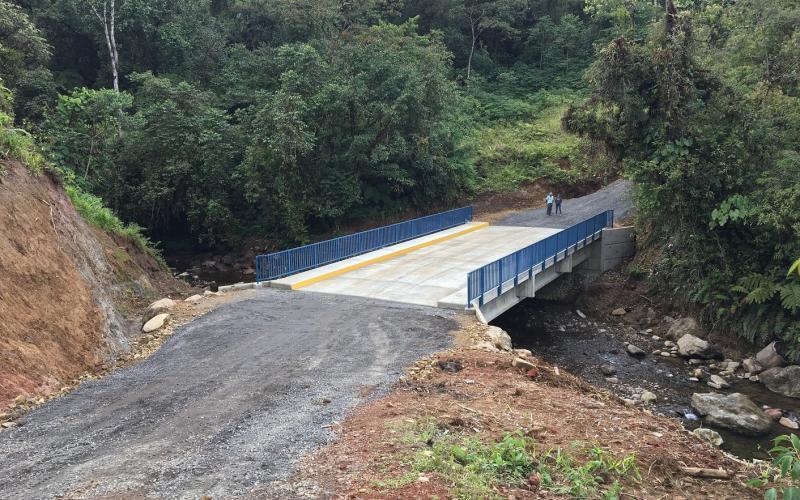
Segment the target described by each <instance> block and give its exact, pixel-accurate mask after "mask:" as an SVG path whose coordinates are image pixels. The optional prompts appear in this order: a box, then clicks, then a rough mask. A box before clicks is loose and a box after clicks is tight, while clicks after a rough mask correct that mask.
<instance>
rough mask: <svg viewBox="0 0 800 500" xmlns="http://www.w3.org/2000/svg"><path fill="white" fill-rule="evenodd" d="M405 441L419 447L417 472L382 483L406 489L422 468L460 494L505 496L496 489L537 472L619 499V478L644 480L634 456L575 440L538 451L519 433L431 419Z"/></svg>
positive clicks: (553, 486) (556, 483) (587, 493)
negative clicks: (467, 430)
mask: <svg viewBox="0 0 800 500" xmlns="http://www.w3.org/2000/svg"><path fill="white" fill-rule="evenodd" d="M406 442H407V443H411V444H416V445H417V446H418V447H420V448H421V449H420V450H419V451H417V452H416V453H415V455H414V458H413V460H412V468H413V471H412V472H413V473H414V474H411V473H409V474H407V475H404V476H402V477H401V478H399V479H396V480H393V481H388V482H384V484H383V485H382V487H386V488H391V487H402V486H404V485H405V484H407V481H408V480H410V479H411V478H416V477H418V474H419V473H420V472H423V473H430V472H433V473H436V474H438V475H439V476H440V477H442V478H443V479H444V480H445V481H446V482H447V483H449V484H451V485H452V489H451V491H450V494H451V495H453V496H454V497H456V498H501V496H500V495H499V493H498V487H500V486H503V487H518V486H520V485H521V484H523V483H524V482H525V481H526V480H527V478H528V477H529V476H530V475H531V474H532V473H533V474H537V475H538V476H539V478H540V480H541V487H542V488H543V489H547V490H550V491H552V492H554V493H557V494H568V495H570V496H571V497H573V498H597V497H603V498H618V496H619V495H620V493H621V492H622V484H621V482H622V481H624V480H627V479H632V480H635V481H639V480H641V476H640V474H639V469H638V467H637V465H636V456H635V455H634V454H630V455H627V456H625V457H622V458H616V457H614V456H613V455H612V454H611V453H609V452H608V451H607V450H605V449H603V448H601V447H599V446H594V447H590V448H586V447H585V446H583V445H582V444H581V443H573V447H572V449H571V450H569V452H567V451H566V450H562V449H558V450H556V451H555V452H551V451H548V452H546V453H542V454H537V453H536V451H535V443H534V442H533V441H532V440H531V439H529V438H526V437H524V436H523V435H521V434H520V433H512V434H505V435H504V436H503V438H502V439H501V440H499V441H493V440H492V441H489V442H488V443H487V442H486V440H483V439H481V438H480V436H479V435H472V436H462V435H457V434H451V433H450V431H449V430H448V429H447V428H446V427H441V426H439V425H437V423H436V421H435V420H428V421H426V422H425V423H424V424H423V425H421V426H419V427H416V428H414V429H413V430H412V431H411V432H410V433H409V434H407V435H406Z"/></svg>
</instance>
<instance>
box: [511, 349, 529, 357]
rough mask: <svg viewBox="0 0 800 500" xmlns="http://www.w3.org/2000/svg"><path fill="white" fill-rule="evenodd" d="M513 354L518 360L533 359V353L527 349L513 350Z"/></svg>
mask: <svg viewBox="0 0 800 500" xmlns="http://www.w3.org/2000/svg"><path fill="white" fill-rule="evenodd" d="M514 354H516V355H517V356H519V357H520V358H533V353H532V352H531V351H529V350H528V349H514Z"/></svg>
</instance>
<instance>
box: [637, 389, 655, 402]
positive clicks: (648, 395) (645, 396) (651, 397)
mask: <svg viewBox="0 0 800 500" xmlns="http://www.w3.org/2000/svg"><path fill="white" fill-rule="evenodd" d="M639 399H641V400H642V403H645V404H647V403H654V402H655V401H656V400H657V399H658V396H656V395H655V394H653V393H652V392H650V391H644V392H643V393H642V395H641V396H639Z"/></svg>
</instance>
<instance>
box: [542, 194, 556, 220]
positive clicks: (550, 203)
mask: <svg viewBox="0 0 800 500" xmlns="http://www.w3.org/2000/svg"><path fill="white" fill-rule="evenodd" d="M544 201H545V203H547V215H552V214H553V201H555V199H554V198H553V193H547V198H545V200H544Z"/></svg>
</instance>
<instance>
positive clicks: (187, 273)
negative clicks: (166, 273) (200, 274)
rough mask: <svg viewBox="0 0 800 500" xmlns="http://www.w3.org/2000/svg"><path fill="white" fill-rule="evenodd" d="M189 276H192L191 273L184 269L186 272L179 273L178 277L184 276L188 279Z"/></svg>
mask: <svg viewBox="0 0 800 500" xmlns="http://www.w3.org/2000/svg"><path fill="white" fill-rule="evenodd" d="M189 276H191V275H190V274H189V272H188V271H184V272H182V273H181V274H179V275H178V276H177V277H178V278H184V279H186V278H188V277H189Z"/></svg>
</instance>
